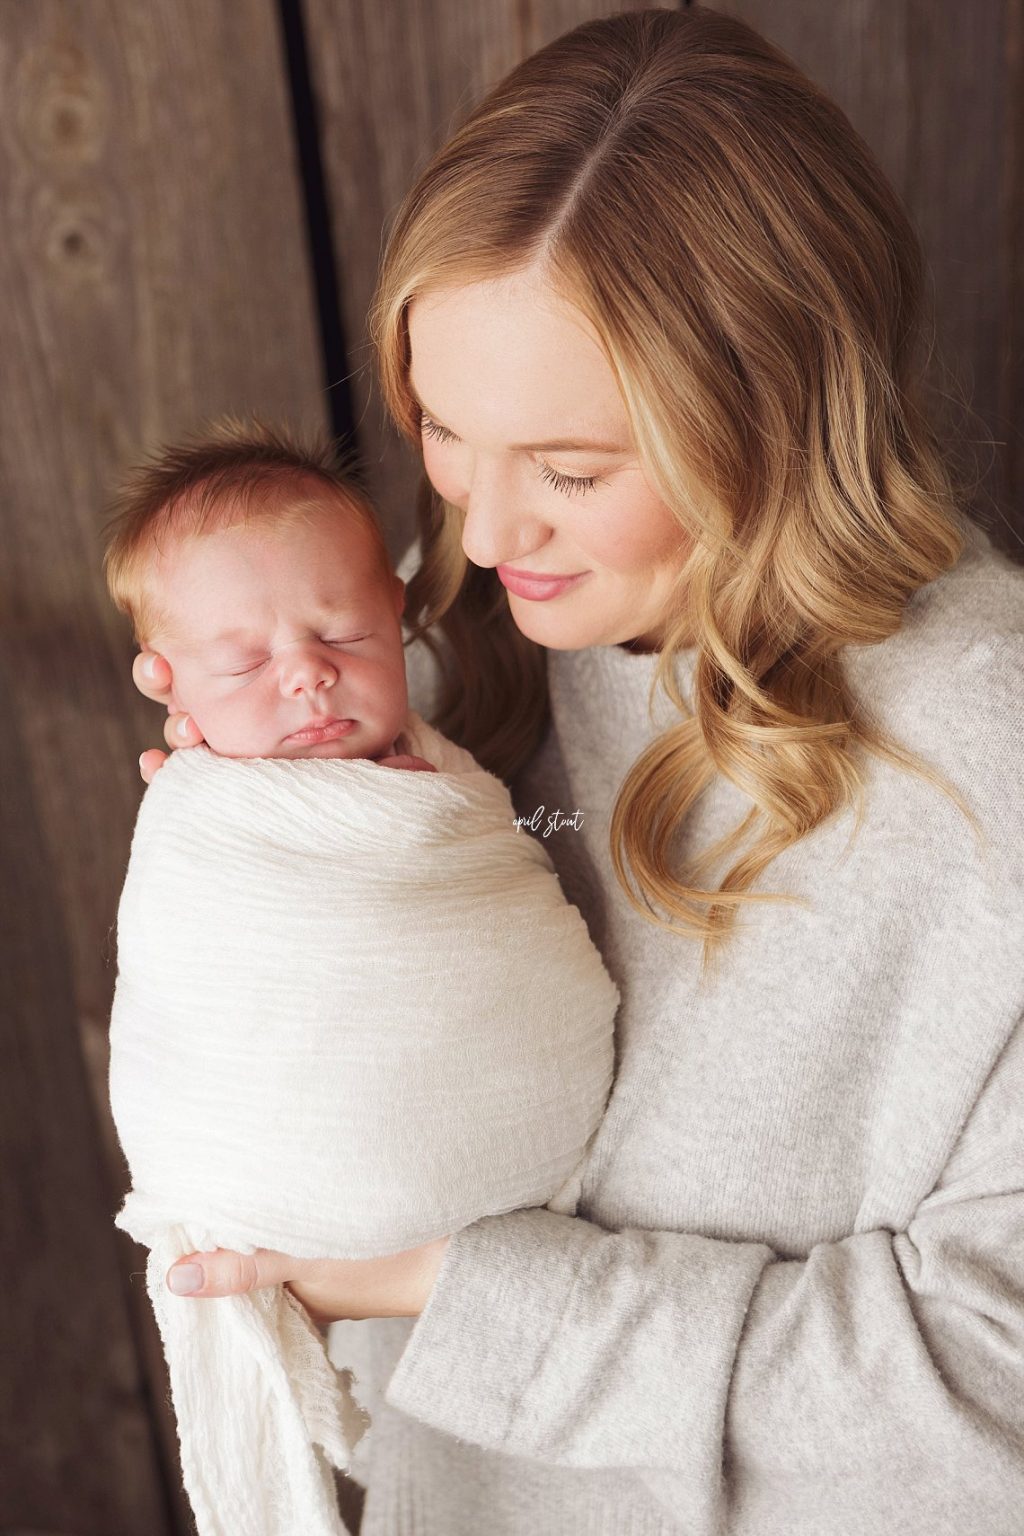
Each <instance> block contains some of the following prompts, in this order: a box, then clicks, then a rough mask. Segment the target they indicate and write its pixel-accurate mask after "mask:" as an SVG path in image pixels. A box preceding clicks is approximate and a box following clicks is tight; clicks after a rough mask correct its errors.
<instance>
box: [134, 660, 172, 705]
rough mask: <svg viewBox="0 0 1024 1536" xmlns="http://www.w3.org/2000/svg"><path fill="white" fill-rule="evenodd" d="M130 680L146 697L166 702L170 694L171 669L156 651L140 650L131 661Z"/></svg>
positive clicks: (158, 701)
mask: <svg viewBox="0 0 1024 1536" xmlns="http://www.w3.org/2000/svg"><path fill="white" fill-rule="evenodd" d="M132 682H133V683H134V684H135V686H136V688H137V689H138V690H139V692H140V693H144V694H145V695H146V698H147V699H155V700H156V702H157V703H158V704H166V703H167V701H168V699H169V698H170V696H171V669H170V666H169V665H168V663H167V662H166V661H165V659H164V658H163V656H159V655H158V654H157V652H156V651H140V652H139V654H138V655H137V656H136V658H135V660H134V661H133V662H132Z"/></svg>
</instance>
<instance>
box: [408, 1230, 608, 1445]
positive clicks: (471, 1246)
mask: <svg viewBox="0 0 1024 1536" xmlns="http://www.w3.org/2000/svg"><path fill="white" fill-rule="evenodd" d="M584 1226H586V1227H592V1230H593V1232H594V1234H595V1235H598V1234H601V1235H604V1229H603V1228H599V1227H593V1226H592V1224H591V1223H589V1222H583V1221H581V1220H580V1218H578V1217H575V1216H561V1215H557V1214H556V1213H555V1212H553V1211H548V1210H546V1209H544V1208H532V1207H531V1208H530V1209H528V1210H517V1211H510V1212H507V1213H506V1214H504V1215H501V1216H484V1217H482V1218H481V1219H480V1220H479V1221H475V1222H471V1223H470V1225H469V1226H467V1227H462V1228H461V1229H460V1230H459V1231H458V1232H456V1233H454V1234H453V1235H452V1237H451V1239H450V1241H449V1243H448V1247H447V1249H446V1251H445V1255H444V1258H443V1260H442V1262H441V1267H440V1269H439V1270H438V1273H437V1278H436V1279H435V1281H434V1287H433V1290H432V1291H431V1293H430V1297H429V1299H428V1301H427V1304H426V1306H425V1307H424V1309H423V1311H422V1312H421V1313H420V1316H419V1317H418V1318H417V1320H416V1323H415V1326H414V1327H413V1330H412V1333H411V1334H410V1335H409V1339H408V1342H407V1343H406V1346H405V1349H404V1350H403V1352H402V1355H401V1357H400V1358H399V1361H398V1364H397V1365H396V1366H395V1369H394V1371H393V1373H392V1375H391V1379H390V1381H389V1383H388V1386H387V1389H386V1391H385V1393H384V1400H385V1402H386V1403H388V1404H389V1405H390V1406H391V1407H392V1408H397V1409H398V1410H399V1411H400V1412H401V1413H405V1414H409V1415H410V1416H411V1417H413V1418H417V1419H421V1420H423V1421H424V1422H425V1423H427V1424H430V1425H432V1426H433V1427H434V1428H435V1429H439V1430H441V1431H443V1432H445V1433H447V1434H450V1435H454V1436H456V1437H457V1438H459V1439H466V1440H471V1441H473V1442H474V1443H475V1444H478V1445H483V1446H485V1447H487V1448H490V1449H494V1450H500V1449H502V1447H503V1446H504V1445H505V1444H506V1441H507V1438H508V1431H509V1429H510V1427H511V1425H512V1422H513V1420H514V1418H515V1415H516V1410H517V1407H518V1404H519V1402H520V1399H521V1397H522V1395H523V1392H524V1391H525V1389H526V1387H527V1385H528V1384H529V1383H530V1382H531V1381H532V1380H533V1379H534V1378H535V1377H536V1375H537V1373H538V1372H539V1371H540V1370H541V1367H542V1365H543V1362H544V1357H545V1354H546V1352H547V1349H548V1345H549V1340H550V1339H551V1337H552V1335H553V1334H554V1333H555V1332H556V1331H557V1329H558V1326H559V1323H560V1320H561V1318H562V1315H563V1313H564V1311H565V1308H566V1306H567V1304H568V1302H569V1297H570V1294H571V1291H572V1280H571V1274H570V1273H569V1272H568V1271H567V1270H566V1269H565V1268H563V1266H562V1265H559V1264H552V1262H551V1259H552V1254H553V1252H557V1251H558V1250H559V1248H561V1251H562V1252H563V1253H566V1254H569V1253H571V1252H572V1250H573V1248H574V1246H576V1245H578V1243H579V1240H580V1236H581V1232H580V1229H581V1227H584ZM559 1229H564V1231H560V1230H559ZM560 1239H561V1241H560ZM523 1292H526V1293H528V1294H523ZM541 1320H543V1322H542V1321H541Z"/></svg>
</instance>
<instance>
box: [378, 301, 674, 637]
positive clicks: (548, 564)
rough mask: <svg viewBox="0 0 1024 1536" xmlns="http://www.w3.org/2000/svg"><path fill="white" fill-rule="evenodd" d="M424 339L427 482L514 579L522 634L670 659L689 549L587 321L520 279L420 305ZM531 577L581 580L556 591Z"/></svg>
mask: <svg viewBox="0 0 1024 1536" xmlns="http://www.w3.org/2000/svg"><path fill="white" fill-rule="evenodd" d="M409 338H410V348H411V366H410V375H409V382H410V386H411V388H412V390H413V394H414V397H415V398H416V400H417V401H418V402H419V404H420V406H421V408H422V412H423V420H422V436H423V459H424V465H425V468H426V472H427V474H428V475H429V477H430V479H431V481H432V482H433V484H434V486H435V487H436V489H437V490H438V492H439V493H440V494H441V495H442V496H443V497H444V499H445V500H446V501H448V502H451V503H452V504H453V505H454V506H457V507H460V508H461V509H462V511H463V512H464V513H465V521H464V523H463V530H462V547H463V549H464V550H465V552H466V555H467V557H468V558H469V559H470V560H472V561H473V563H474V564H475V565H480V566H488V567H496V568H497V571H498V575H499V577H500V578H502V579H503V580H504V579H505V578H508V580H507V582H506V585H507V586H508V603H509V608H510V609H511V612H512V617H513V619H514V620H515V623H516V624H517V626H518V627H519V629H521V630H522V632H523V634H524V635H527V636H528V637H529V638H530V639H531V640H536V641H537V642H538V643H539V644H541V645H546V646H550V647H552V648H553V649H555V650H580V649H582V648H583V647H585V646H590V645H615V644H621V643H623V642H625V641H630V640H637V641H639V642H640V647H641V648H646V649H656V648H657V647H658V645H659V643H660V642H659V637H658V631H659V621H660V620H661V618H662V616H663V614H664V612H665V610H666V607H667V603H668V599H669V594H670V589H671V586H672V582H673V579H674V577H675V575H676V573H677V572H678V570H679V568H680V566H681V564H682V562H683V560H684V558H685V556H686V554H687V553H688V545H687V542H686V538H685V535H684V533H683V531H682V529H681V528H680V527H679V525H678V524H677V523H676V521H675V520H674V518H673V517H672V515H671V513H670V512H669V510H668V508H667V507H666V506H665V505H664V503H663V502H661V501H660V500H659V499H658V497H657V496H656V495H655V493H654V491H653V490H652V489H651V487H650V485H649V484H648V483H647V480H646V479H645V477H644V473H643V471H642V469H641V467H640V461H639V458H638V455H637V450H636V446H635V444H634V442H633V439H632V434H631V431H630V426H629V419H628V416H627V414H626V408H625V405H624V403H623V401H622V398H621V396H620V394H619V390H618V385H617V384H616V381H615V375H614V374H613V372H612V370H611V368H610V366H609V364H608V362H607V360H606V359H605V356H604V354H603V352H602V351H601V349H600V346H599V344H598V341H597V338H596V335H595V334H594V332H593V329H592V327H591V326H590V325H589V322H588V321H587V320H586V318H585V317H584V316H583V315H582V314H581V313H580V312H579V311H578V310H577V309H575V308H574V307H572V306H570V305H568V304H567V303H566V301H565V300H564V299H562V298H561V297H560V296H559V295H558V294H557V293H556V292H555V291H554V290H553V289H552V288H550V287H549V286H547V285H546V284H545V283H544V282H543V280H541V279H540V278H538V277H534V276H530V275H526V274H517V275H515V276H513V277H503V278H497V279H492V280H488V281H485V282H479V283H472V284H468V285H466V286H464V287H459V288H450V289H436V290H430V291H428V292H426V293H424V294H422V295H420V296H419V297H417V298H416V299H414V300H413V302H412V304H411V305H410V307H409ZM517 572H529V573H530V574H536V575H540V576H573V577H576V578H577V580H575V581H573V582H572V583H571V584H570V585H568V586H567V587H565V588H564V589H563V590H559V589H558V588H555V589H554V595H552V596H544V595H543V593H544V591H546V590H551V589H550V588H547V589H539V590H538V589H534V590H527V589H523V590H522V591H516V590H515V588H514V587H513V586H512V585H511V583H512V582H513V581H514V579H515V577H516V573H517Z"/></svg>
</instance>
